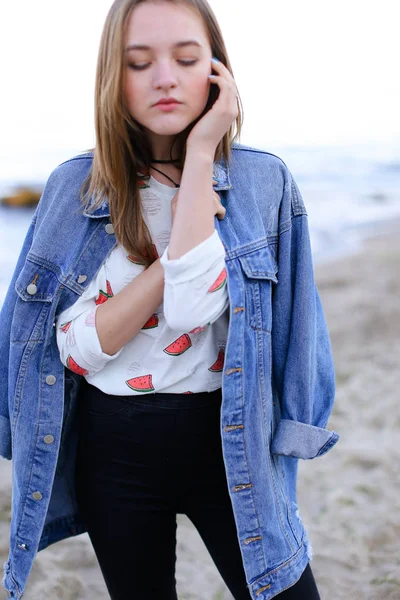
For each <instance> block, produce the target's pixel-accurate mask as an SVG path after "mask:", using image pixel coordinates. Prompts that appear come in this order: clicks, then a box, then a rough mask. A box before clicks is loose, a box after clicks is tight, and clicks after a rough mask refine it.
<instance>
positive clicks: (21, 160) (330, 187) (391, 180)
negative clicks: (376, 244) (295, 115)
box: [0, 139, 400, 306]
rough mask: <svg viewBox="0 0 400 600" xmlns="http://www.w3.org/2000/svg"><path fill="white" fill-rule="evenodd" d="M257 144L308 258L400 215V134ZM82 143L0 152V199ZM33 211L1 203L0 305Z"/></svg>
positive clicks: (346, 247) (350, 243)
mask: <svg viewBox="0 0 400 600" xmlns="http://www.w3.org/2000/svg"><path fill="white" fill-rule="evenodd" d="M243 143H244V142H243ZM257 147H258V148H260V149H262V150H265V151H267V152H271V153H272V154H275V155H277V156H279V157H280V158H281V159H282V160H283V161H284V163H285V164H286V165H287V167H288V168H289V169H290V171H291V173H292V175H293V177H294V179H295V181H296V183H297V184H298V187H299V189H300V192H301V194H302V197H303V200H304V203H305V206H306V209H307V213H308V221H309V228H310V238H311V248H312V254H313V261H314V264H319V263H322V262H324V261H326V262H328V261H329V260H332V259H334V258H336V257H338V256H340V255H346V254H348V253H351V252H354V251H355V250H357V249H358V247H359V245H360V244H361V243H362V240H363V238H364V237H365V236H366V235H370V234H371V233H375V232H379V230H380V229H381V228H382V227H383V226H384V225H385V224H387V223H388V222H390V221H391V220H397V218H398V217H400V139H398V140H392V141H390V142H385V143H382V142H381V143H378V142H377V143H364V144H351V145H350V144H349V145H329V146H285V147H276V146H275V147H269V146H268V145H265V144H264V145H258V146H257ZM83 150H85V149H70V150H68V149H67V150H66V149H62V150H59V151H51V152H46V153H35V152H33V151H32V152H31V153H28V152H26V151H22V150H21V154H20V156H18V155H16V156H13V157H10V156H9V155H7V156H6V155H3V156H2V154H3V153H0V198H1V197H2V196H4V195H7V194H8V193H9V192H11V191H12V190H13V189H14V188H15V187H16V186H19V185H31V186H33V187H36V188H38V189H41V188H43V186H44V184H45V182H46V180H47V177H48V176H49V174H50V173H51V171H52V170H53V169H54V168H55V167H56V166H57V165H58V164H60V162H63V160H66V159H67V158H69V157H70V156H73V155H75V154H79V153H80V152H81V151H83ZM33 213H34V208H9V207H6V206H2V205H1V204H0V306H1V304H2V302H3V300H4V297H5V293H6V291H7V288H8V286H9V282H10V280H11V277H12V274H13V272H14V269H15V266H16V262H17V259H18V255H19V252H20V249H21V246H22V243H23V240H24V237H25V234H26V231H27V229H28V226H29V223H30V221H31V218H32V216H33ZM399 233H400V232H399Z"/></svg>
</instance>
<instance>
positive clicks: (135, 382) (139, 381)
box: [125, 375, 155, 392]
mask: <svg viewBox="0 0 400 600" xmlns="http://www.w3.org/2000/svg"><path fill="white" fill-rule="evenodd" d="M152 377H153V376H152V375H142V376H141V377H133V378H132V379H128V381H125V383H126V385H127V386H128V387H130V388H131V390H134V391H135V392H154V390H155V388H154V387H153V382H152Z"/></svg>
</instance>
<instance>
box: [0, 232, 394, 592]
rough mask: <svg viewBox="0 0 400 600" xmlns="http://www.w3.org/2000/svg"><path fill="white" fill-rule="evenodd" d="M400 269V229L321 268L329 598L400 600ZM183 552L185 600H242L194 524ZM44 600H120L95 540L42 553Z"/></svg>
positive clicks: (302, 493)
mask: <svg viewBox="0 0 400 600" xmlns="http://www.w3.org/2000/svg"><path fill="white" fill-rule="evenodd" d="M379 228H380V230H382V226H380V227H379ZM399 267H400V222H393V223H391V224H389V225H387V226H386V227H385V232H384V233H382V234H381V235H376V236H374V237H372V238H370V239H368V240H367V241H366V242H365V243H364V245H363V246H362V248H361V249H360V251H359V252H357V254H353V255H352V256H348V257H344V258H340V259H337V260H335V261H331V262H329V263H324V264H323V265H318V266H317V267H316V281H317V284H318V289H319V292H320V295H321V299H322V304H323V307H324V310H325V314H326V318H327V321H328V327H329V331H330V334H331V340H332V347H333V352H334V357H335V365H336V377H337V395H336V401H335V406H334V409H333V412H332V415H331V418H330V421H329V424H328V428H330V429H334V430H335V431H337V432H338V433H339V434H340V436H341V437H340V440H339V442H338V444H337V445H336V446H335V447H334V448H333V449H332V450H331V451H330V452H328V454H326V455H324V456H322V457H319V458H317V459H314V460H310V461H299V481H298V504H299V508H300V514H301V517H302V520H303V522H304V524H305V526H306V527H307V529H308V533H309V537H310V540H311V543H312V547H313V552H314V560H313V561H312V563H311V566H312V569H313V572H314V576H315V579H316V581H317V583H318V586H319V588H320V593H321V598H322V600H328V599H329V600H341V599H345V600H361V599H362V600H364V599H365V600H367V599H368V600H386V599H388V600H395V599H397V600H398V599H400V541H399V540H400V409H399V405H400V392H399V390H400V369H399V358H400V302H399V299H400V278H399V271H400V269H399ZM10 479H11V464H10V463H9V462H7V461H4V460H0V481H1V489H0V560H1V562H2V563H3V562H4V561H5V560H6V558H7V552H8V533H9V527H8V521H9V517H10V488H11V483H10ZM177 554H178V558H177V570H176V577H177V589H178V595H179V600H228V599H231V598H232V597H231V595H230V594H229V593H228V591H227V590H226V587H225V585H224V583H223V581H222V579H221V577H220V575H219V573H218V571H217V570H216V568H215V567H214V564H213V563H212V560H211V558H210V557H209V555H208V552H207V550H206V548H205V546H204V544H203V542H202V540H201V538H200V536H199V535H198V533H197V531H196V530H195V529H194V528H193V526H192V525H191V522H190V521H189V520H188V519H187V518H186V517H185V516H183V515H178V543H177ZM5 598H6V594H5V591H4V590H3V589H1V591H0V600H4V599H5ZM39 598H40V600H50V599H51V600H108V594H107V591H106V588H105V585H104V583H103V580H102V576H101V573H100V570H99V568H98V566H97V562H96V559H95V556H94V553H93V550H92V548H91V546H90V542H89V540H88V538H87V535H86V534H84V535H81V536H78V537H76V538H70V539H68V540H65V541H63V542H59V543H58V544H55V545H53V546H51V547H49V548H48V549H46V550H44V551H42V552H40V553H39V554H38V556H37V558H36V561H35V565H34V568H33V571H32V574H31V576H30V579H29V583H28V587H27V591H26V593H25V595H24V600H39Z"/></svg>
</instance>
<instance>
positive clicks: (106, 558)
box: [76, 380, 319, 600]
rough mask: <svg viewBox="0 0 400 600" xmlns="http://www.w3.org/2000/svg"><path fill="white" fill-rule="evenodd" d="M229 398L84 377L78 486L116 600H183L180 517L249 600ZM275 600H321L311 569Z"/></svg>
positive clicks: (239, 596) (233, 588)
mask: <svg viewBox="0 0 400 600" xmlns="http://www.w3.org/2000/svg"><path fill="white" fill-rule="evenodd" d="M221 400H222V395H221V390H220V389H219V390H216V391H214V392H211V393H207V392H202V393H196V394H166V393H153V394H141V395H135V396H112V395H108V394H105V393H103V392H101V391H100V390H99V389H98V388H96V387H95V386H92V385H90V384H88V383H87V382H86V381H85V380H83V381H82V387H81V391H80V397H79V402H80V433H79V444H78V453H77V462H76V489H77V496H78V503H79V508H80V511H81V513H82V516H83V518H84V519H85V521H86V525H87V530H88V534H89V537H90V540H91V542H92V545H93V548H94V551H95V553H96V556H97V560H98V562H99V565H100V569H101V571H102V574H103V577H104V580H105V583H106V585H107V588H108V592H109V594H110V597H111V599H112V600H126V599H127V598H129V599H130V598H132V599H134V600H149V599H150V600H152V599H153V598H160V599H162V600H177V594H176V579H175V563H176V553H175V552H176V527H177V523H176V514H177V513H182V514H185V515H187V516H188V518H189V519H190V520H191V521H192V523H193V525H194V526H195V527H196V529H197V530H198V532H199V534H200V536H201V538H202V539H203V541H204V543H205V545H206V547H207V549H208V551H209V553H210V555H211V557H212V560H213V561H214V563H215V565H216V567H217V569H218V571H219V572H220V574H221V576H222V578H223V580H224V581H225V583H226V585H227V587H228V588H229V590H230V592H231V593H232V595H233V597H234V598H235V600H249V598H250V593H249V590H248V588H247V583H246V577H245V572H244V569H243V563H242V557H241V552H240V546H239V541H238V537H237V530H236V525H235V520H234V516H233V510H232V504H231V500H230V496H229V491H228V486H227V481H226V474H225V468H224V461H223V455H222V445H221V434H220V408H221ZM208 597H211V596H208ZM276 598H279V599H280V600H319V594H318V591H317V587H316V584H315V581H314V577H313V574H312V571H311V568H310V565H309V564H308V565H307V568H306V569H305V571H304V572H303V574H302V576H301V578H300V579H299V581H298V582H297V583H296V584H295V585H294V586H292V587H290V588H288V589H287V590H285V591H283V592H281V593H280V594H279V595H278V596H276Z"/></svg>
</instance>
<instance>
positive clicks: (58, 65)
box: [0, 0, 400, 160]
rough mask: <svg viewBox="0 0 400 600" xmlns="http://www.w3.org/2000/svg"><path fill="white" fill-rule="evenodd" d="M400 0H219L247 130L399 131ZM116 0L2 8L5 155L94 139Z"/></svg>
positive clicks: (0, 115) (268, 139) (378, 137)
mask: <svg viewBox="0 0 400 600" xmlns="http://www.w3.org/2000/svg"><path fill="white" fill-rule="evenodd" d="M397 3H398V0H396V1H395V0H380V1H379V2H376V1H375V0H373V1H369V0H364V1H361V0H346V1H344V0H335V2H328V1H327V0H302V1H301V2H299V0H287V1H286V2H272V1H270V0H247V1H246V2H245V3H242V2H235V1H229V2H228V0H210V4H211V6H212V7H213V9H214V10H215V13H216V15H217V18H218V20H219V22H220V24H221V27H222V31H223V33H224V36H225V40H226V44H227V47H228V51H229V53H230V57H231V62H232V65H233V69H234V73H235V77H236V80H237V83H238V87H239V89H240V92H241V96H242V100H243V104H244V112H245V126H244V130H243V134H242V138H241V141H242V142H243V143H248V144H253V145H259V146H261V147H265V148H268V147H271V148H274V147H277V146H284V145H320V144H328V145H332V144H352V143H359V144H363V143H366V144H367V143H374V142H380V143H390V141H391V140H393V139H395V138H400V120H399V117H398V110H399V106H400V79H399V77H398V64H397V62H398V56H399V55H400V52H399V51H400V48H399V42H398V39H399V36H398V26H397V24H398V20H397V11H396V4H397ZM110 6H111V2H110V0H84V2H82V1H80V0H69V1H68V2H57V1H55V0H37V1H35V2H31V1H30V0H25V1H24V0H20V1H19V2H15V3H14V2H3V3H1V8H0V56H1V59H0V61H1V63H0V66H1V74H2V94H1V97H0V131H1V144H0V156H5V155H7V156H9V157H10V156H14V155H15V156H20V157H21V160H24V159H23V158H22V156H29V155H33V154H36V153H46V152H51V151H52V150H53V149H56V150H57V151H58V150H60V151H63V150H65V151H68V152H69V151H70V150H71V151H75V149H77V150H80V149H84V148H87V147H90V146H92V145H93V143H94V134H93V83H94V72H95V65H96V56H97V48H98V43H99V39H100V34H101V29H102V26H103V22H104V19H105V16H106V14H107V11H108V9H109V7H110Z"/></svg>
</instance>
